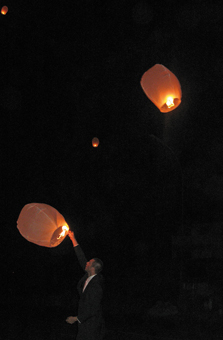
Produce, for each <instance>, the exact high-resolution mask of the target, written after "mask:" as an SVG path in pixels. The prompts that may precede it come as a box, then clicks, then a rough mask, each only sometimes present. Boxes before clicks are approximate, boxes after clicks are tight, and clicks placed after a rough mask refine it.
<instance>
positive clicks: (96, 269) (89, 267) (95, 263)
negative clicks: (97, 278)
mask: <svg viewBox="0 0 223 340" xmlns="http://www.w3.org/2000/svg"><path fill="white" fill-rule="evenodd" d="M102 269H103V262H102V261H101V260H100V259H98V258H97V257H94V258H93V259H91V260H90V261H88V262H87V263H86V267H85V270H86V272H87V273H88V275H89V276H91V275H95V274H98V273H100V272H101V271H102Z"/></svg>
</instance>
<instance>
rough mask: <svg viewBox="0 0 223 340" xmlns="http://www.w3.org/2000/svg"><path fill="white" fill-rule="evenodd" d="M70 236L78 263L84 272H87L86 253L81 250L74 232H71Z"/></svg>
mask: <svg viewBox="0 0 223 340" xmlns="http://www.w3.org/2000/svg"><path fill="white" fill-rule="evenodd" d="M68 236H69V237H70V239H71V242H72V244H73V247H74V251H75V253H76V255H77V259H78V262H79V264H80V266H81V268H82V269H83V270H85V267H86V263H87V259H86V257H85V255H84V252H83V250H82V249H81V247H80V245H79V244H78V243H77V240H76V238H75V235H74V232H73V231H69V233H68Z"/></svg>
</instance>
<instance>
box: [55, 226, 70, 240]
mask: <svg viewBox="0 0 223 340" xmlns="http://www.w3.org/2000/svg"><path fill="white" fill-rule="evenodd" d="M62 230H63V231H62V232H61V233H60V235H59V237H57V239H58V240H59V239H60V238H61V237H64V236H65V234H66V233H67V232H68V231H69V227H68V226H65V225H63V226H62Z"/></svg>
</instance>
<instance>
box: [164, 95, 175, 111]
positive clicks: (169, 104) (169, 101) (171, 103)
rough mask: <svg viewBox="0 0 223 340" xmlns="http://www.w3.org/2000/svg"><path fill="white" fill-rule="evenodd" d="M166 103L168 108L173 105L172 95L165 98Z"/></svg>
mask: <svg viewBox="0 0 223 340" xmlns="http://www.w3.org/2000/svg"><path fill="white" fill-rule="evenodd" d="M166 105H167V107H168V108H170V107H173V106H174V101H173V97H168V98H167V100H166Z"/></svg>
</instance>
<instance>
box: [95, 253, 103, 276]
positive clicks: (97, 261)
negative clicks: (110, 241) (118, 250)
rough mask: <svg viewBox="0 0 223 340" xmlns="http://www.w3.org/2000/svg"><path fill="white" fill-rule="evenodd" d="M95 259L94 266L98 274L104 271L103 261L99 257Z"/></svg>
mask: <svg viewBox="0 0 223 340" xmlns="http://www.w3.org/2000/svg"><path fill="white" fill-rule="evenodd" d="M93 260H94V263H93V267H94V268H95V273H96V274H98V273H100V272H101V271H102V269H103V267H104V265H103V262H102V261H101V260H100V259H98V258H97V257H94V258H93Z"/></svg>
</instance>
